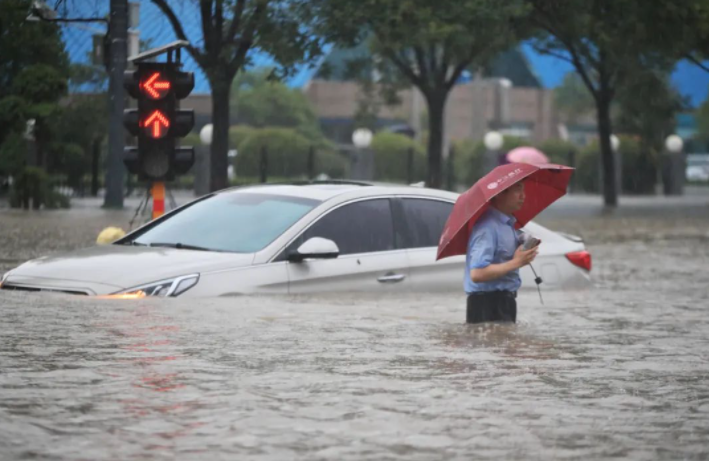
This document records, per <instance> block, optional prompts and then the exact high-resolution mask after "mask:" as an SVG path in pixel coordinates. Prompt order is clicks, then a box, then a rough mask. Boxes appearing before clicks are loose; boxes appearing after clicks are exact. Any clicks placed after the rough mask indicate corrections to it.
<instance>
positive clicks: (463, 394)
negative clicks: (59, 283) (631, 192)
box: [0, 220, 709, 461]
mask: <svg viewBox="0 0 709 461" xmlns="http://www.w3.org/2000/svg"><path fill="white" fill-rule="evenodd" d="M18 222H19V221H18ZM685 224H686V225H683V223H682V222H678V221H676V220H674V221H671V222H670V221H668V223H667V224H663V223H662V222H660V223H657V222H655V221H652V222H651V221H643V222H640V223H639V224H638V225H632V226H631V225H617V226H615V227H614V228H612V229H613V230H612V231H609V230H607V229H606V224H603V225H601V224H599V225H598V226H596V227H589V226H587V225H586V224H584V227H583V229H578V231H575V230H574V229H569V230H570V231H572V232H574V233H578V234H584V233H585V234H584V236H586V237H587V238H589V239H590V241H591V242H594V243H592V246H591V248H590V249H591V252H592V254H593V257H594V276H595V280H596V287H595V288H594V289H593V290H590V291H582V292H566V293H563V292H557V293H552V292H549V291H547V292H545V293H544V302H545V304H544V305H541V304H540V303H539V298H538V297H537V294H536V292H535V291H531V290H530V291H528V292H524V293H522V294H521V295H520V297H519V298H518V303H519V315H518V318H519V320H520V323H519V324H517V325H484V326H480V325H465V324H464V323H463V319H464V317H465V303H464V298H463V297H462V296H461V295H460V294H457V293H453V294H450V295H446V296H439V295H435V296H434V295H430V296H420V295H404V296H392V295H389V296H386V297H376V296H373V295H369V296H362V295H361V294H358V295H356V296H353V295H329V296H320V297H296V298H259V297H235V298H222V299H208V300H202V301H188V300H180V299H179V298H178V299H174V300H167V301H166V300H154V299H143V300H139V301H129V302H124V301H116V300H97V299H90V298H84V297H67V296H58V295H37V294H31V293H30V294H25V293H19V292H0V454H1V456H0V459H2V460H3V461H4V460H5V459H30V458H36V459H58V460H76V459H86V460H117V459H120V460H123V459H206V458H209V459H210V460H211V459H215V460H216V459H225V460H232V459H254V458H256V459H273V460H282V459H308V460H309V459H338V460H339V459H342V460H361V459H406V460H418V459H449V458H451V459H514V458H516V459H529V458H533V459H551V458H575V459H599V458H611V457H619V458H621V457H622V458H630V459H690V460H692V459H707V458H709V442H707V440H709V320H708V318H709V316H708V315H707V308H709V290H707V288H706V287H707V286H709V271H708V270H707V267H709V245H707V244H706V243H707V240H706V239H707V237H709V234H706V229H707V227H706V220H704V221H702V222H701V223H700V222H699V221H686V222H685ZM690 224H691V225H690ZM641 226H644V227H641ZM551 227H558V226H551ZM680 230H681V233H678V232H680ZM687 232H691V235H687V234H686V233H687ZM9 235H11V236H13V235H14V236H16V237H17V238H18V239H19V238H20V237H22V236H24V235H26V234H25V233H24V231H21V229H20V228H19V227H18V230H17V232H14V233H12V232H11V233H10V234H9ZM648 235H649V236H650V237H648ZM640 236H644V237H643V238H639V237H640ZM673 236H674V237H673ZM10 247H12V248H14V249H13V250H12V251H15V252H22V251H24V252H25V253H22V254H20V253H17V255H15V253H13V255H10V256H8V258H15V257H16V258H21V257H22V258H24V257H28V255H27V254H26V252H27V251H28V250H27V249H26V248H30V246H25V247H22V246H8V248H10ZM22 248H25V250H22Z"/></svg>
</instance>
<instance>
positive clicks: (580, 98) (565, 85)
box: [554, 72, 596, 123]
mask: <svg viewBox="0 0 709 461" xmlns="http://www.w3.org/2000/svg"><path fill="white" fill-rule="evenodd" d="M554 106H555V107H556V108H557V110H558V111H559V113H561V115H563V116H564V118H565V119H566V120H568V121H569V122H570V123H576V122H578V120H579V118H580V117H583V116H587V115H593V114H594V113H595V110H596V103H595V102H594V100H593V96H592V95H591V93H590V92H589V91H588V88H587V87H586V85H585V84H584V83H583V80H582V79H581V77H579V75H578V74H577V73H575V72H569V73H568V74H566V76H565V77H564V80H563V81H562V82H561V85H559V86H558V87H556V88H555V89H554Z"/></svg>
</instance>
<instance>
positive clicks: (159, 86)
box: [140, 72, 171, 99]
mask: <svg viewBox="0 0 709 461" xmlns="http://www.w3.org/2000/svg"><path fill="white" fill-rule="evenodd" d="M159 78H160V72H153V74H152V75H150V77H148V79H147V80H145V81H144V82H141V83H140V89H141V90H143V91H145V94H147V95H148V96H149V97H151V98H153V99H161V98H163V97H164V96H165V94H167V92H168V91H170V86H171V85H170V81H169V80H158V79H159Z"/></svg>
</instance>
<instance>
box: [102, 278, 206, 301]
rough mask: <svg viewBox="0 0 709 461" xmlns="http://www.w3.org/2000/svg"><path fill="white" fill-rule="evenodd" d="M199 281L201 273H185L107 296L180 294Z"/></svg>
mask: <svg viewBox="0 0 709 461" xmlns="http://www.w3.org/2000/svg"><path fill="white" fill-rule="evenodd" d="M197 282H199V274H191V275H183V276H182V277H175V278H171V279H166V280H160V281H159V282H153V283H147V284H145V285H140V286H137V287H133V288H128V289H127V290H123V291H121V292H118V293H114V294H112V295H109V296H106V297H107V298H143V297H145V296H157V297H161V298H167V297H175V296H179V295H181V294H182V293H184V292H185V291H187V290H189V289H190V288H192V287H193V286H195V285H197Z"/></svg>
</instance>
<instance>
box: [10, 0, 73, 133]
mask: <svg viewBox="0 0 709 461" xmlns="http://www.w3.org/2000/svg"><path fill="white" fill-rule="evenodd" d="M30 6H31V1H30V0H2V1H0V50H2V52H0V144H2V143H3V141H4V140H5V138H6V137H7V136H8V135H9V134H10V133H12V132H18V131H23V130H24V122H25V119H26V118H32V117H35V118H40V117H45V116H47V115H49V114H51V113H53V112H54V110H55V109H56V103H57V101H58V100H59V98H60V97H61V96H62V95H63V94H65V92H66V79H67V78H68V59H67V55H66V53H65V51H64V44H63V43H62V41H61V35H60V30H59V26H58V25H57V24H52V23H46V22H27V21H25V18H26V17H27V13H28V11H29V10H30Z"/></svg>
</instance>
